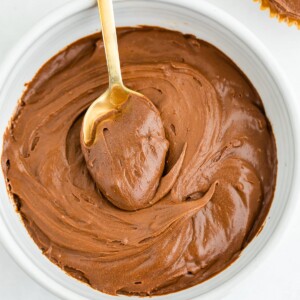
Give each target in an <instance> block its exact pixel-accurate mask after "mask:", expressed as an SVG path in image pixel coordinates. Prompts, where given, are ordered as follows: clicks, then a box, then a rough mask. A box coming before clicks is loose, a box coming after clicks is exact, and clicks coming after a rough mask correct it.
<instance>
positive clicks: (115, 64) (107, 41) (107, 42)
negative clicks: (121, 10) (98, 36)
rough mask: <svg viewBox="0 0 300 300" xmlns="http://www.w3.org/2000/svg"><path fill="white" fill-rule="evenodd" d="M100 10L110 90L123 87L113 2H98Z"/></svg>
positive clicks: (103, 0)
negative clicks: (117, 86)
mask: <svg viewBox="0 0 300 300" xmlns="http://www.w3.org/2000/svg"><path fill="white" fill-rule="evenodd" d="M98 9H99V14H100V19H101V25H102V36H103V42H104V48H105V54H106V60H107V67H108V74H109V86H110V88H112V87H113V86H114V85H121V86H123V81H122V75H121V68H120V58H119V51H118V41H117V34H116V25H115V18H114V11H113V5H112V0H98Z"/></svg>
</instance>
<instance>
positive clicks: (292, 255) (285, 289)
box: [0, 0, 300, 300]
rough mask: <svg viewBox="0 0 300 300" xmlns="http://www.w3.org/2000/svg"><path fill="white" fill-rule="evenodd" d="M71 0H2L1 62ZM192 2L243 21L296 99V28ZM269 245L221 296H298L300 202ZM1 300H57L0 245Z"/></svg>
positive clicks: (225, 1)
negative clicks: (278, 67) (272, 58)
mask: <svg viewBox="0 0 300 300" xmlns="http://www.w3.org/2000/svg"><path fill="white" fill-rule="evenodd" d="M69 1H70V0H51V1H50V0H25V1H24V0H0V64H1V60H2V59H3V58H4V57H5V54H7V53H8V52H9V51H10V49H11V48H12V47H13V46H14V44H15V43H16V42H17V41H18V39H19V38H20V37H21V36H22V35H23V34H24V33H26V32H27V31H28V30H29V29H30V28H31V27H32V26H33V25H34V24H35V23H36V22H37V21H38V20H40V19H41V18H43V16H45V15H46V14H47V13H48V12H50V11H51V10H53V9H54V8H56V7H59V6H61V5H63V4H64V3H66V2H69ZM149 1H151V0H149ZM195 1H208V2H210V3H213V4H215V5H217V6H218V7H220V8H222V9H224V10H226V11H227V12H228V13H229V14H231V15H232V16H234V17H235V18H236V19H238V20H239V21H240V22H241V23H243V24H244V25H246V26H247V27H248V28H249V29H250V30H251V31H252V32H253V33H254V34H255V35H256V36H257V37H258V38H259V39H260V40H261V41H262V42H263V43H264V44H265V45H266V46H267V47H268V48H269V49H270V50H271V52H272V53H273V55H274V56H275V58H276V59H277V60H278V62H279V64H280V65H281V67H282V68H283V70H284V71H285V72H286V74H287V75H288V77H289V79H290V82H291V83H292V85H293V87H294V89H295V92H296V95H298V97H299V101H300V72H299V70H300V30H297V29H296V28H295V27H292V28H289V27H288V26H286V25H285V24H279V23H278V22H277V21H276V20H274V19H270V18H269V17H268V12H266V11H264V12H262V11H260V10H259V9H258V4H257V3H254V2H252V0H195ZM0 67H1V66H0ZM299 118H300V116H299ZM299 184H300V183H299ZM299 200H300V199H299ZM299 202H300V201H299ZM0 230H1V229H0ZM272 250H273V251H272V252H271V253H270V254H269V256H268V257H267V258H266V260H265V261H264V262H263V263H261V264H260V265H259V266H258V267H257V269H256V270H255V271H253V272H252V273H250V274H249V275H248V276H247V278H246V279H245V280H243V281H242V282H241V283H240V284H239V285H238V286H236V287H234V288H233V289H232V290H230V291H229V292H228V294H226V295H224V296H223V298H222V299H225V300H231V299H238V300H240V299H243V300H250V299H251V300H252V299H256V300H265V299H266V300H269V299H272V300H282V299H287V300H299V299H300V257H299V256H300V203H299V205H298V206H297V207H295V210H294V214H293V217H292V218H291V219H290V222H289V224H287V230H286V231H285V232H284V234H283V236H282V239H281V241H280V242H279V243H278V244H277V245H276V246H275V248H274V249H272ZM0 299H1V300H18V299H22V300H58V298H57V297H55V296H53V295H52V294H50V292H48V291H46V290H45V289H44V288H42V287H40V286H39V285H38V284H37V283H35V282H34V281H33V280H32V279H31V278H30V277H29V276H28V275H27V274H25V273H24V272H23V271H22V270H21V269H20V267H18V265H17V264H16V263H15V262H14V261H13V260H12V259H11V257H10V256H9V255H8V254H7V253H6V251H5V250H4V248H3V246H2V245H1V244H0Z"/></svg>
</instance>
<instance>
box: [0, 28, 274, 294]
mask: <svg viewBox="0 0 300 300" xmlns="http://www.w3.org/2000/svg"><path fill="white" fill-rule="evenodd" d="M118 40H119V48H120V58H121V66H122V74H123V77H124V83H125V84H126V85H127V86H128V87H129V88H131V89H133V90H136V91H138V92H140V93H142V94H144V95H145V96H146V97H147V98H149V99H150V100H151V101H152V103H153V105H154V106H155V109H157V111H158V112H159V116H160V118H161V122H162V125H163V129H164V132H165V135H162V134H158V136H155V137H154V138H155V140H154V141H153V143H155V144H153V145H154V146H155V147H154V148H155V149H156V150H157V149H163V150H162V152H159V151H158V152H157V151H156V150H155V149H154V150H153V148H151V143H152V142H151V143H150V142H149V140H151V137H150V138H149V136H148V137H147V132H143V131H141V130H137V129H136V128H152V129H153V128H154V127H155V126H157V125H155V124H156V123H155V122H156V121H155V122H154V121H153V118H152V117H150V118H148V117H144V118H140V117H139V116H144V115H145V114H144V112H143V111H142V108H141V107H142V106H135V104H134V101H131V102H128V103H127V106H128V107H127V109H128V110H129V114H128V115H126V120H125V121H124V120H121V121H122V122H121V121H120V122H121V123H120V124H123V125H122V126H125V125H126V126H128V128H130V132H132V135H133V136H134V138H132V139H125V138H124V137H123V136H122V126H121V125H120V124H119V123H118V124H115V125H114V126H115V127H113V128H112V127H111V125H109V126H110V127H109V126H108V127H103V128H102V129H103V130H102V131H103V136H101V139H102V145H104V144H105V145H106V146H107V148H105V149H106V150H105V151H106V152H103V153H102V154H101V151H102V150H103V149H104V148H103V147H102V148H101V149H102V150H101V151H100V150H99V152H95V153H93V155H94V156H95V157H94V158H95V159H96V160H95V161H96V162H98V163H97V170H96V172H97V176H102V175H103V174H104V175H105V180H106V181H105V182H106V183H105V186H104V187H103V189H99V188H98V186H97V184H96V183H95V181H94V179H93V177H92V176H91V175H90V174H92V173H90V171H89V169H90V167H91V166H90V167H89V168H88V166H87V163H86V161H85V159H84V156H83V152H82V149H81V144H80V131H81V125H82V119H83V116H84V113H85V111H86V110H87V108H88V107H89V105H90V104H91V103H92V102H93V101H94V100H95V99H96V98H97V97H98V96H100V95H101V94H102V93H103V92H104V91H105V90H106V88H107V86H108V75H107V68H106V61H105V54H104V48H103V42H102V39H101V36H100V34H95V35H91V36H88V37H85V38H83V39H81V40H79V41H77V42H75V43H73V44H71V45H70V46H68V47H67V48H66V49H64V50H62V51H61V52H60V53H58V54H57V55H55V56H54V57H53V58H52V59H50V60H49V61H48V62H47V63H46V64H45V65H44V66H43V67H42V68H41V69H40V70H39V72H38V73H37V74H36V76H35V77H34V79H33V80H32V81H31V82H30V83H29V84H28V85H27V89H26V91H25V93H24V94H23V96H22V98H21V99H20V101H19V103H18V106H17V109H16V111H15V113H14V115H13V117H12V120H11V122H10V124H9V126H8V127H7V130H6V133H5V135H4V142H3V154H2V169H3V172H4V176H5V178H6V181H7V187H8V192H9V194H10V195H11V196H12V198H13V199H14V201H15V203H16V205H17V209H18V211H19V213H20V214H21V216H22V219H23V221H24V224H25V226H26V228H27V230H28V232H29V234H30V235H31V237H32V238H33V239H34V241H35V242H36V244H37V245H38V246H39V247H40V248H41V249H42V251H43V253H44V254H45V255H46V256H47V257H48V258H49V259H50V260H51V261H52V262H54V263H55V264H57V265H58V266H59V267H61V268H62V269H63V270H65V271H66V272H68V273H69V274H71V275H72V276H74V277H76V278H78V279H79V280H82V281H84V282H86V283H88V284H89V285H90V286H91V287H93V288H95V289H97V290H99V291H102V292H104V293H108V294H113V295H115V294H130V295H132V294H137V295H141V296H145V295H155V294H166V293H171V292H176V291H178V290H181V289H185V288H188V287H191V286H193V285H196V284H198V283H201V282H202V281H204V280H206V279H208V278H210V277H211V276H213V275H215V274H217V273H219V272H220V271H222V270H224V269H225V268H226V267H227V266H229V265H230V263H231V262H233V261H234V260H235V259H236V258H237V257H238V256H239V254H240V253H241V251H242V250H243V249H244V248H245V246H246V245H247V244H248V243H249V241H250V240H251V239H252V238H253V236H255V234H257V232H258V231H259V230H260V228H261V226H262V224H263V222H264V219H265V217H266V214H267V212H268V209H269V207H270V205H271V202H272V197H273V193H274V188H275V181H276V171H277V159H276V147H275V142H274V136H273V133H272V129H271V126H270V124H269V122H268V120H267V117H266V115H265V112H264V108H263V105H262V101H261V99H260V97H259V95H258V93H257V92H256V90H255V89H254V87H253V86H252V85H251V83H250V82H249V80H248V79H247V78H246V76H245V75H244V74H243V73H242V71H241V70H240V69H239V68H238V67H237V66H236V65H235V64H234V63H233V62H232V61H231V60H230V59H229V58H228V57H227V56H226V55H224V54H223V53H222V52H220V51H219V50H218V49H216V48H215V47H214V46H212V45H210V44H208V43H206V42H204V41H201V40H198V39H196V38H195V37H194V36H191V35H183V34H181V33H179V32H173V31H169V30H165V29H160V28H154V27H153V28H152V27H141V28H122V29H119V30H118ZM146 116H148V115H146ZM116 120H117V119H116ZM116 120H115V121H116ZM149 120H150V121H149ZM147 121H149V122H150V123H147ZM116 122H117V121H116ZM153 122H154V123H153ZM157 122H158V121H157ZM146 123H147V124H146ZM145 124H146V125H145ZM144 125H145V126H144ZM101 126H102V125H101ZM103 126H104V125H103ZM116 126H117V127H116ZM147 126H148V127H147ZM159 126H160V125H159ZM105 128H106V129H107V130H106V129H105ZM116 128H117V129H116ZM155 128H156V127H155ZM155 128H154V129H155ZM115 129H116V130H115ZM152 129H151V130H152ZM154 129H153V130H154ZM147 138H149V140H148V141H147V145H146V146H145V147H144V148H143V147H142V146H141V147H140V148H138V149H139V150H138V151H136V150H135V149H137V148H136V147H137V145H138V146H139V145H143V143H142V142H141V140H140V139H147ZM160 140H161V142H162V143H163V144H162V145H161V147H162V148H159V144H157V143H159V141H160ZM149 145H150V146H149ZM122 147H123V148H122ZM166 147H167V148H166ZM99 149H100V148H99ZM166 149H167V151H168V152H167V153H166V154H163V153H164V151H165V150H166ZM103 151H104V150H103ZM97 153H99V155H101V156H97V155H98V154H97ZM110 153H114V155H113V156H110ZM116 153H117V154H118V155H119V156H116ZM120 153H121V154H120ZM136 153H138V155H136ZM125 154H126V155H125ZM151 155H152V156H151ZM155 155H161V157H162V158H163V159H165V163H164V167H163V169H161V170H158V171H157V170H156V171H153V166H152V165H151V159H152V157H155ZM115 157H117V158H118V160H115ZM120 158H121V159H120ZM92 162H93V160H91V161H90V163H92ZM141 165H143V168H142V167H141ZM112 167H113V168H114V169H113V170H108V169H106V168H112ZM131 168H133V169H131ZM90 170H91V169H90ZM128 170H129V171H130V172H128ZM132 170H134V171H136V172H131V171H132ZM141 170H142V171H141ZM149 170H150V171H149ZM149 172H152V173H151V174H150V173H149ZM129 173H130V174H131V175H132V174H134V176H136V177H132V176H133V175H132V176H131V175H128V174H129ZM149 174H150V175H151V178H152V179H153V176H154V178H155V180H154V181H155V184H154V185H153V186H151V189H150V190H151V192H149V195H150V196H147V197H146V198H147V201H146V202H147V205H145V206H143V207H130V210H128V209H126V207H125V209H122V208H121V207H118V206H115V205H114V204H113V203H111V201H108V199H107V196H106V194H105V191H106V190H107V189H108V188H111V187H112V185H111V184H110V181H111V182H112V181H114V182H118V184H120V186H122V187H126V189H125V188H124V190H126V191H127V190H130V187H132V185H131V184H132V182H134V184H136V180H137V178H138V180H140V181H139V182H141V184H140V185H139V188H140V189H139V190H136V189H134V190H132V189H131V190H130V193H133V194H132V195H134V197H135V201H137V202H135V203H138V200H139V197H141V198H142V197H144V196H141V195H144V194H145V195H146V194H147V193H148V192H147V193H144V191H143V186H144V185H143V184H144V183H145V182H146V181H147V176H148V175H149ZM92 175H93V174H92ZM94 175H95V174H94ZM104 175H103V176H104ZM150 175H149V176H150ZM112 177H113V178H112ZM149 178H150V177H149ZM152 179H151V180H152ZM131 180H132V181H131ZM145 180H146V181H145ZM154 181H153V182H154ZM151 182H152V181H151ZM145 186H147V187H149V186H148V185H147V184H146V185H145ZM111 189H112V190H111V192H112V193H114V192H115V191H114V190H113V188H111ZM130 193H127V194H126V195H127V196H126V197H127V198H126V199H127V200H128V199H129V202H128V203H129V205H131V204H130V203H131V202H130V197H129V196H130V195H131V194H130ZM143 193H144V194H143ZM110 195H111V194H110ZM128 195H129V196H128ZM147 195H148V194H147ZM114 197H115V196H114ZM114 197H113V198H114ZM131 208H133V209H131Z"/></svg>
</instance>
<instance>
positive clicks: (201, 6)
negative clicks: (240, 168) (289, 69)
mask: <svg viewBox="0 0 300 300" xmlns="http://www.w3.org/2000/svg"><path fill="white" fill-rule="evenodd" d="M113 1H114V2H129V1H131V0H113ZM152 2H157V3H167V4H173V5H176V6H181V7H184V8H188V9H191V10H194V11H197V12H201V13H202V14H204V15H206V16H208V17H210V18H212V19H213V20H215V21H217V22H218V23H219V24H222V25H223V26H224V27H226V28H227V29H229V30H230V31H231V32H232V33H233V34H234V35H235V36H237V37H238V38H239V39H240V40H241V41H243V42H244V43H245V44H246V45H248V46H249V47H250V48H251V50H252V51H253V52H254V53H255V54H257V56H258V58H259V59H260V61H261V63H262V64H263V65H264V66H265V68H266V69H268V71H269V72H270V74H271V75H272V77H273V79H274V80H275V82H276V83H279V84H278V89H279V90H280V92H281V95H282V98H284V99H289V100H288V101H285V106H286V109H287V112H288V115H289V117H290V125H291V128H292V136H293V142H294V161H295V165H294V167H293V170H292V182H291V189H290V191H289V195H288V196H287V197H288V199H289V200H288V201H287V203H286V206H285V208H284V212H282V215H281V216H280V219H279V220H278V223H277V224H276V227H275V228H274V230H273V233H272V234H271V236H270V237H269V239H268V241H267V242H266V243H265V245H264V246H263V247H262V249H261V250H260V251H259V252H258V253H257V254H256V255H255V257H254V258H253V259H252V261H251V262H249V263H248V264H247V265H246V266H245V267H244V268H242V269H241V270H240V271H239V272H238V274H239V275H238V276H237V274H235V275H234V276H233V277H232V278H230V279H229V280H227V281H225V282H224V283H222V284H220V285H219V286H218V287H216V288H215V289H213V290H211V291H209V292H207V293H205V294H203V296H208V295H213V294H214V292H216V291H217V290H218V291H219V290H220V289H222V288H223V289H224V288H225V287H226V286H229V285H232V283H233V282H234V281H235V280H236V279H237V278H239V279H240V278H241V277H243V278H244V277H245V276H246V275H247V274H248V273H249V271H253V270H254V267H255V263H254V262H256V263H258V262H259V261H261V260H262V259H263V257H264V255H263V254H264V253H266V252H267V250H268V249H270V248H271V247H272V249H274V247H276V241H278V240H279V237H281V236H282V234H283V233H284V231H285V230H286V228H287V227H288V226H287V223H288V222H289V221H290V220H291V219H292V217H291V216H292V215H293V213H295V210H294V209H293V204H294V203H296V182H298V179H299V173H300V172H299V170H300V161H299V156H300V126H296V124H297V114H299V115H300V104H298V102H297V101H296V100H297V99H296V96H295V94H294V91H293V89H292V87H291V86H290V83H289V81H288V80H287V78H286V75H285V73H284V72H283V71H282V70H281V68H280V67H279V66H278V64H277V61H276V60H275V59H274V58H273V56H272V54H271V53H270V52H269V51H268V50H267V49H266V47H265V46H264V44H263V43H262V42H261V41H260V40H259V39H258V38H257V37H256V36H255V35H254V34H253V33H252V32H251V31H250V30H249V29H248V28H246V26H245V25H243V24H241V23H240V22H239V21H238V20H236V19H235V18H234V17H232V16H231V15H229V14H228V13H227V12H225V11H223V10H222V9H220V8H218V7H216V6H215V5H213V4H210V3H207V2H202V1H201V2H200V3H199V2H195V1H193V0H152ZM94 5H96V1H95V0H73V1H71V2H68V3H67V4H64V5H62V6H60V7H58V8H56V9H54V10H52V11H51V12H50V13H49V14H47V15H46V17H45V18H43V19H42V20H40V21H39V22H37V23H36V24H35V25H34V26H33V27H32V28H31V29H30V30H29V31H28V32H27V34H26V35H24V36H23V37H22V38H21V39H20V41H19V42H18V43H17V44H16V45H15V46H14V47H13V49H12V50H11V51H10V53H9V54H8V55H6V57H5V60H4V62H3V63H2V64H1V70H0V98H1V94H2V87H3V86H4V85H5V83H6V81H7V80H8V78H9V77H10V70H12V69H13V68H14V67H15V66H16V64H17V63H18V60H19V59H20V57H21V56H22V54H23V53H24V52H26V50H27V49H28V48H29V47H30V46H31V45H32V44H33V43H34V42H35V41H36V40H37V39H38V38H39V37H40V36H41V35H42V34H43V33H44V32H46V31H47V30H48V29H49V28H51V27H52V26H54V25H55V24H57V23H59V22H60V21H61V20H63V19H64V18H66V17H70V16H72V15H74V14H77V13H79V12H81V11H84V10H87V9H89V8H91V7H93V6H94ZM0 152H2V146H1V149H0ZM0 154H1V153H0ZM2 214H3V212H2V211H1V210H0V225H1V231H0V241H1V242H2V245H3V246H4V248H5V249H6V250H7V252H8V254H9V255H10V256H11V257H12V258H13V260H14V261H16V262H17V264H18V265H19V266H20V267H21V268H22V269H23V270H24V271H25V272H26V274H28V275H29V276H30V277H31V278H32V279H34V280H35V281H36V282H38V283H39V284H40V285H41V286H43V287H44V288H46V289H47V290H48V291H50V292H52V293H53V294H54V295H56V296H58V297H61V298H63V299H87V298H84V297H83V296H79V295H78V294H76V293H74V292H73V291H72V290H70V289H68V288H66V287H64V286H62V285H61V284H60V283H58V282H57V281H55V280H53V279H52V278H49V277H48V276H47V275H46V274H45V273H44V272H43V271H42V270H41V269H39V268H38V267H37V266H36V265H35V264H33V263H32V261H31V260H30V258H29V257H27V256H26V254H25V253H24V252H23V251H22V248H21V247H20V245H19V244H18V243H17V241H16V240H15V239H14V237H13V236H12V235H11V234H10V230H9V224H8V223H6V222H5V219H4V218H3V216H2ZM283 224H285V226H283ZM247 271H248V272H247ZM99 295H101V294H99ZM113 298H115V297H112V299H113ZM158 298H162V297H158Z"/></svg>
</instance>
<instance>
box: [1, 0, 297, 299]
mask: <svg viewBox="0 0 300 300" xmlns="http://www.w3.org/2000/svg"><path fill="white" fill-rule="evenodd" d="M114 7H115V14H116V23H117V25H118V26H125V25H126V26H128V25H138V24H144V25H156V26H161V27H166V28H170V29H176V30H179V31H181V32H184V33H191V34H194V35H196V36H197V37H199V38H201V39H203V40H205V41H208V42H210V43H212V44H213V45H215V46H217V47H218V48H219V49H221V50H222V51H223V52H225V53H226V54H227V55H228V56H229V57H230V58H232V59H233V61H234V62H235V63H236V64H237V65H238V66H239V67H240V68H241V69H242V70H243V71H244V73H245V74H246V75H247V76H248V78H249V79H250V80H251V81H252V83H253V84H254V86H255V87H256V89H257V91H258V92H259V94H260V96H261V98H262V99H263V102H264V106H265V109H266V113H267V115H268V117H269V119H270V121H271V123H272V126H273V130H274V134H275V137H276V141H277V151H278V178H277V187H276V192H275V198H274V201H273V204H272V208H271V210H270V213H269V215H268V217H267V222H266V225H265V227H264V229H263V230H262V232H261V233H260V234H259V235H258V237H256V238H255V239H254V240H253V241H252V242H251V243H250V245H248V247H247V248H246V249H245V250H244V251H243V253H242V255H241V256H240V258H239V259H238V260H237V261H236V262H235V263H233V264H232V266H230V267H229V268H227V269H226V270H225V271H223V272H221V273H220V274H219V275H217V276H215V277H213V278H212V279H210V280H208V281H206V282H204V283H202V284H199V285H197V286H195V287H192V288H189V289H187V290H185V291H181V292H178V293H175V294H171V295H167V296H160V297H153V298H155V299H156V298H159V299H172V300H179V299H192V298H196V297H199V296H200V295H202V297H203V298H208V297H209V299H212V298H216V299H217V298H219V297H220V295H224V293H226V289H228V288H230V287H231V286H232V285H234V284H236V283H238V280H241V278H243V277H245V274H246V273H247V272H246V271H245V270H247V271H249V270H251V269H254V268H255V266H256V265H257V264H258V263H259V262H260V261H261V260H263V259H264V257H265V256H266V255H267V254H268V251H271V250H272V248H271V247H270V243H271V242H272V247H274V245H276V242H277V241H278V239H279V237H280V234H282V229H284V225H285V223H286V222H288V219H289V216H290V214H291V211H292V209H293V203H294V201H295V197H296V196H295V194H298V195H299V192H300V189H299V186H298V187H297V186H295V180H296V175H297V174H296V173H295V171H296V169H297V168H298V167H297V165H298V163H299V161H298V157H296V154H297V151H298V150H299V149H298V143H299V140H298V139H299V137H300V134H299V131H298V132H296V130H299V127H300V126H299V121H298V120H297V119H296V117H295V110H294V108H293V107H294V106H295V105H296V101H295V98H294V97H293V95H292V94H291V92H290V88H289V85H288V83H287V81H286V80H285V78H284V77H283V76H282V74H281V71H280V70H279V69H278V67H277V65H276V63H275V62H274V61H273V59H272V57H271V55H270V54H269V53H268V52H267V51H266V50H265V49H264V47H263V46H262V45H261V43H260V42H259V41H258V40H257V39H256V38H255V37H254V36H253V35H252V34H251V33H250V32H249V31H248V30H247V29H245V28H244V27H243V26H242V25H241V24H239V23H238V22H237V21H235V20H234V19H233V18H231V17H229V16H228V15H227V14H225V13H224V12H222V11H220V10H218V9H217V8H215V7H213V6H211V5H209V4H207V3H205V2H204V1H194V0H157V1H149V0H119V1H115V6H114ZM98 28H99V19H98V14H97V9H96V6H95V1H93V0H76V1H72V2H71V3H70V4H68V5H66V6H63V7H62V8H60V9H58V10H56V11H55V12H53V13H52V14H50V15H49V16H48V17H46V18H45V19H44V20H43V21H42V22H41V23H39V24H38V25H37V26H36V27H35V28H34V29H33V30H32V31H30V33H29V34H28V35H27V36H26V37H25V38H24V39H23V40H22V41H21V42H20V44H19V45H18V46H17V47H16V49H15V50H14V51H12V52H11V55H10V56H9V57H8V58H7V59H6V63H5V65H3V66H2V67H1V70H2V73H1V74H0V87H1V89H0V112H1V118H0V136H1V137H2V135H3V132H4V130H5V127H6V125H7V123H8V121H9V119H10V116H11V115H12V112H13V110H14V107H15V106H16V103H17V100H18V98H19V97H20V95H21V93H22V90H23V88H24V83H25V82H27V81H29V80H31V79H32V77H33V76H34V74H35V72H36V71H37V70H38V69H39V67H40V66H41V65H42V64H43V63H44V62H45V61H46V60H47V59H49V58H50V57H51V56H53V55H54V54H56V53H57V52H58V51H59V50H60V49H62V48H63V47H65V46H66V45H68V44H70V43H71V42H73V41H75V40H76V39H78V38H80V37H83V36H85V35H88V34H91V33H94V32H95V31H97V30H98ZM296 124H298V126H296ZM0 184H1V186H0V187H1V194H0V199H1V201H0V216H1V218H0V228H1V230H0V232H1V237H2V240H3V244H4V245H5V246H6V248H7V249H8V251H9V253H10V254H11V255H12V256H13V258H14V259H15V260H16V261H17V262H18V263H19V265H20V266H21V267H23V269H24V270H26V271H27V273H28V274H30V275H31V276H32V277H33V278H34V279H36V280H37V281H38V282H39V283H40V284H42V285H43V286H45V287H47V288H48V289H49V290H51V291H52V292H53V293H54V294H56V295H58V296H59V297H61V298H63V299H71V300H77V299H100V298H101V299H116V297H113V296H109V295H106V294H102V293H99V292H97V291H95V290H93V289H92V288H90V287H88V286H86V285H84V284H82V283H81V282H79V281H77V280H75V279H73V278H71V277H69V276H68V275H66V274H65V273H64V272H63V271H62V270H61V269H59V268H58V267H57V266H55V265H54V264H52V263H51V262H50V261H49V260H48V259H47V258H46V257H44V256H43V255H42V253H41V251H40V250H39V249H38V247H37V246H36V245H35V243H34V242H33V241H32V239H31V238H30V237H29V235H28V234H27V231H26V230H25V228H24V226H23V225H22V223H21V221H20V218H19V216H18V215H17V213H16V212H15V211H14V207H13V205H12V203H11V201H10V199H9V197H8V195H7V193H6V188H5V181H4V178H3V175H2V173H1V175H0ZM296 189H297V191H298V192H297V193H296ZM279 225H280V226H279ZM266 246H268V247H266ZM263 248H264V249H263ZM262 249H263V250H264V251H262ZM246 266H247V268H246ZM202 297H201V299H203V298H202ZM125 298H128V297H125V296H119V297H118V299H125ZM132 298H135V297H131V299H132Z"/></svg>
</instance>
